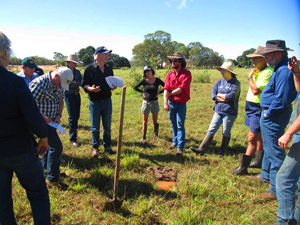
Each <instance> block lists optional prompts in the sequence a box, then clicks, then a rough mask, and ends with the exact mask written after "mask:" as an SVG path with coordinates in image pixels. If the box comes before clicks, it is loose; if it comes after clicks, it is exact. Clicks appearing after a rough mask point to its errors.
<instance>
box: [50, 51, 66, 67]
mask: <svg viewBox="0 0 300 225" xmlns="http://www.w3.org/2000/svg"><path fill="white" fill-rule="evenodd" d="M53 54H54V56H53V59H54V61H55V63H56V65H57V66H65V65H66V63H65V62H64V60H65V59H67V56H64V55H63V54H61V53H60V52H53Z"/></svg>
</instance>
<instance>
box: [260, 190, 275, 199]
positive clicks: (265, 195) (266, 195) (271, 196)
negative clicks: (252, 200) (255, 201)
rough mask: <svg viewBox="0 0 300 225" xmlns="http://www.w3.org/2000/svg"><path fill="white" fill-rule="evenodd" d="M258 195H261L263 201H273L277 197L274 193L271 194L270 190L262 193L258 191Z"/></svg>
mask: <svg viewBox="0 0 300 225" xmlns="http://www.w3.org/2000/svg"><path fill="white" fill-rule="evenodd" d="M258 197H261V198H262V199H264V200H265V201H273V200H276V199H277V197H276V195H274V194H272V193H271V192H268V191H267V192H263V193H259V194H258Z"/></svg>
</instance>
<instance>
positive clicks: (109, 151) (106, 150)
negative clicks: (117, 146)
mask: <svg viewBox="0 0 300 225" xmlns="http://www.w3.org/2000/svg"><path fill="white" fill-rule="evenodd" d="M104 152H106V153H108V154H110V155H114V154H116V152H115V151H113V150H112V149H111V148H106V149H104Z"/></svg>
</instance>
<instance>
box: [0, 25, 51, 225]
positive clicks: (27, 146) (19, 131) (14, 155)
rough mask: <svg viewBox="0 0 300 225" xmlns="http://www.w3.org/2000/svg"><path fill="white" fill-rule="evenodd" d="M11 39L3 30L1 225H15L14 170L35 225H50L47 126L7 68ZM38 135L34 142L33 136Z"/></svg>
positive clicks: (21, 83) (20, 82) (23, 86)
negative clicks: (45, 169)
mask: <svg viewBox="0 0 300 225" xmlns="http://www.w3.org/2000/svg"><path fill="white" fill-rule="evenodd" d="M10 51H11V50H10V40H9V39H8V38H7V36H6V35H5V34H3V33H2V32H1V31H0V76H1V82H0V95H1V98H0V105H2V106H5V107H0V124H1V126H0V180H1V182H0V202H1V204H0V224H3V225H4V224H16V219H15V216H14V211H13V200H12V184H11V183H12V177H13V172H14V173H15V174H16V176H17V177H18V180H19V182H20V183H21V185H22V187H23V188H24V189H25V190H26V194H27V197H28V199H29V202H30V205H31V209H32V215H33V220H34V224H40V225H44V224H50V202H49V196H48V190H47V186H46V183H45V179H44V176H43V169H42V166H41V161H40V159H39V156H38V154H39V155H43V154H45V153H46V152H47V150H48V140H47V135H48V134H47V127H46V123H45V120H44V119H43V117H42V115H41V113H40V111H39V109H38V107H37V105H36V103H35V101H34V99H33V97H32V94H31V93H30V91H29V89H28V87H27V86H26V84H25V82H24V81H23V79H22V78H21V77H19V76H17V75H15V74H13V73H11V72H8V71H7V70H6V69H5V68H6V67H7V66H8V64H9V60H10ZM33 134H35V135H36V136H37V137H38V138H39V142H38V143H36V142H35V138H34V135H33Z"/></svg>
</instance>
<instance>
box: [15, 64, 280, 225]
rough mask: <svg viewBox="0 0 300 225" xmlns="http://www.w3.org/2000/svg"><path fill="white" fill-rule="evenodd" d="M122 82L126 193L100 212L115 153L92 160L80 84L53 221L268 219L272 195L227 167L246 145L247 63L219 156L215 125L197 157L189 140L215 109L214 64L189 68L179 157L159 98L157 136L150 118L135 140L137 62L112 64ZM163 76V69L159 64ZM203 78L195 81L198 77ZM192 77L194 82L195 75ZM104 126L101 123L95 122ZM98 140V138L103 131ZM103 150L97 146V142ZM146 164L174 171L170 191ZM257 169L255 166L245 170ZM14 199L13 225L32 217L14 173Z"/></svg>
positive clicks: (116, 103)
mask: <svg viewBox="0 0 300 225" xmlns="http://www.w3.org/2000/svg"><path fill="white" fill-rule="evenodd" d="M114 72H115V75H117V76H119V77H122V78H123V79H124V82H125V85H126V86H127V95H126V104H125V115H124V126H123V145H122V153H121V157H122V159H121V171H120V187H119V198H124V199H125V200H124V202H123V205H122V208H121V209H120V210H116V211H113V212H110V211H103V206H104V203H105V202H106V201H108V200H110V199H112V188H113V178H114V167H115V156H111V155H107V154H104V153H102V154H101V155H100V157H99V158H97V159H91V158H90V155H91V145H90V142H91V135H90V121H89V110H88V100H87V94H86V93H84V91H83V90H81V97H82V105H81V117H80V120H79V131H78V141H79V143H80V147H78V148H75V147H73V146H71V144H70V142H69V139H68V138H69V137H68V134H65V135H63V136H60V137H61V140H62V142H63V146H64V152H63V161H62V165H61V171H62V172H65V173H66V174H67V175H68V177H65V178H62V181H63V182H65V183H67V184H69V188H68V189H67V190H65V191H62V190H59V189H56V188H54V189H50V190H49V195H50V200H51V217H52V222H53V224H274V223H275V221H276V208H277V203H276V202H267V203H265V202H263V201H262V200H261V199H259V198H258V197H257V193H260V192H263V191H266V190H267V189H268V185H267V184H262V183H260V182H259V181H253V180H249V179H248V178H247V176H241V177H237V176H234V175H232V174H231V173H230V171H231V170H235V169H236V168H237V167H238V166H239V162H240V159H239V154H240V153H243V152H245V150H246V146H247V133H248V129H247V127H245V126H244V115H245V112H244V106H245V98H246V93H247V91H248V84H247V73H249V70H245V69H236V72H237V74H238V79H239V80H240V82H241V85H242V92H241V97H240V104H239V116H238V118H237V120H236V122H235V124H234V126H233V129H232V140H231V143H230V147H229V148H228V150H227V154H226V156H225V157H223V158H218V157H217V155H216V154H215V153H216V152H217V151H218V150H219V148H220V144H221V143H220V142H221V138H222V134H221V129H219V131H218V133H217V134H216V136H215V138H214V141H213V143H212V146H211V147H210V152H209V153H208V154H206V155H205V156H197V155H195V154H194V153H193V152H190V150H189V147H190V146H193V145H199V144H200V143H201V141H202V139H203V138H204V136H205V133H206V131H207V129H208V126H209V123H210V120H211V118H212V115H213V112H214V111H213V101H212V100H211V98H210V96H211V90H212V87H213V85H214V83H215V82H216V80H217V79H220V78H221V75H220V73H219V72H218V71H217V70H197V69H193V70H191V72H192V76H193V82H192V84H191V100H190V101H189V102H188V104H187V108H188V109H187V118H186V125H185V126H186V149H185V154H184V157H183V158H180V159H178V158H176V156H175V151H174V150H169V149H167V147H168V146H169V145H170V144H171V138H172V133H171V125H170V121H169V119H168V115H167V113H166V112H165V111H163V110H162V102H163V99H162V96H160V98H159V102H160V106H161V112H160V113H159V123H160V132H159V138H158V139H155V140H153V139H152V132H153V128H152V124H151V120H150V121H149V122H150V123H149V124H148V127H149V128H148V136H147V142H146V143H143V144H141V143H139V140H140V139H141V126H142V114H141V112H140V107H141V104H142V95H141V94H139V93H137V92H135V91H134V90H133V89H132V85H133V84H135V83H136V81H137V80H139V79H141V77H142V69H141V68H137V69H127V70H115V71H114ZM156 73H157V76H158V77H160V78H162V79H164V77H165V74H166V73H167V70H166V69H164V70H157V71H156ZM208 76H209V78H210V82H209V83H198V81H200V80H202V79H203V78H205V79H207V78H208ZM196 81H197V82H196ZM112 99H113V118H112V140H113V148H114V150H116V146H117V135H118V128H119V113H120V100H121V89H120V88H118V89H116V90H115V91H114V92H113V97H112ZM67 120H68V115H67V111H66V109H64V112H63V119H62V126H63V127H64V128H65V129H66V130H67V131H68V128H67ZM101 129H102V128H101ZM101 140H102V137H101ZM101 152H103V148H101ZM149 166H161V167H170V168H172V169H173V170H176V171H178V179H177V182H176V186H175V187H173V189H172V190H170V191H161V190H159V189H158V188H157V185H156V182H155V179H154V177H153V175H152V174H149V173H147V172H146V168H147V167H149ZM249 172H251V173H253V174H258V173H259V172H260V170H259V169H249ZM13 198H14V204H15V213H16V217H17V221H18V224H31V222H32V217H31V212H30V207H29V203H28V201H27V198H26V193H25V192H24V190H23V189H22V188H21V187H20V185H19V183H18V181H17V179H14V180H13Z"/></svg>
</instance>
